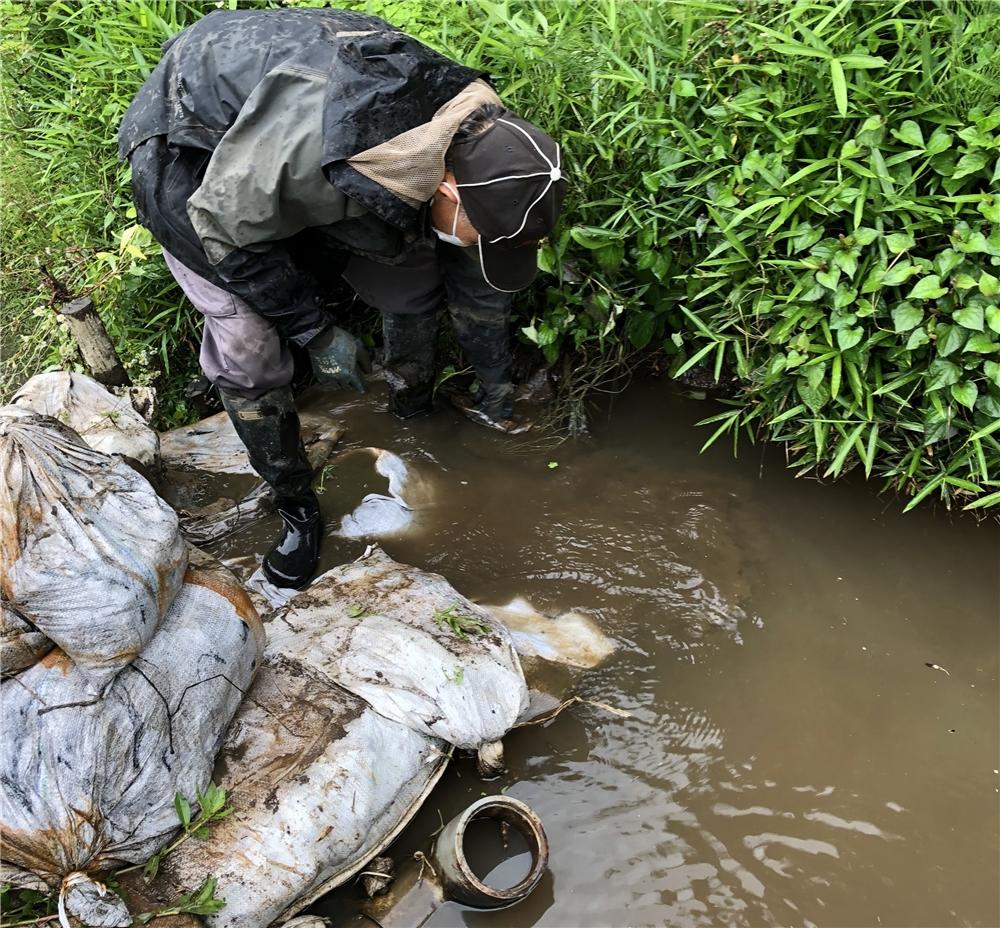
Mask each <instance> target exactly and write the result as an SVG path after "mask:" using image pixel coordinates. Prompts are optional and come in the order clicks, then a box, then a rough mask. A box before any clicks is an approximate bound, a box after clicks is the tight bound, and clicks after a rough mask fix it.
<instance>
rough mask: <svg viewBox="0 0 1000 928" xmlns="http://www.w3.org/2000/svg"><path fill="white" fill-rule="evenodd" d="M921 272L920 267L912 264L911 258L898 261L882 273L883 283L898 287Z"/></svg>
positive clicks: (887, 285)
mask: <svg viewBox="0 0 1000 928" xmlns="http://www.w3.org/2000/svg"><path fill="white" fill-rule="evenodd" d="M919 272H920V268H918V267H915V266H914V265H912V264H911V263H910V262H909V260H904V261H898V262H896V264H894V265H893V266H892V267H890V268H889V269H888V270H886V272H885V273H884V274H883V275H882V284H883V286H886V287H898V286H899V285H900V284H902V283H905V282H906V281H907V280H909V279H910V277H912V276H913V275H914V274H917V273H919Z"/></svg>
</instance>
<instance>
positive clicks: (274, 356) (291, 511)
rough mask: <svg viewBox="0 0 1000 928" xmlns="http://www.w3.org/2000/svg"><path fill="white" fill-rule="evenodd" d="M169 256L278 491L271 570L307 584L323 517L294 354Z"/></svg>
mask: <svg viewBox="0 0 1000 928" xmlns="http://www.w3.org/2000/svg"><path fill="white" fill-rule="evenodd" d="M164 257H165V258H166V261H167V266H168V267H169V268H170V271H171V273H172V274H173V275H174V277H175V278H176V279H177V282H178V283H179V284H180V286H181V288H182V289H183V290H184V292H185V294H186V295H187V296H188V298H189V299H190V300H191V302H192V303H193V304H194V305H195V307H196V308H197V309H198V310H200V311H201V313H202V314H203V315H204V317H205V328H204V331H203V333H202V345H201V356H200V359H199V360H200V362H201V366H202V370H204V372H205V375H206V376H207V377H208V379H209V380H211V381H212V383H214V384H215V386H216V388H217V389H218V391H219V396H220V397H221V399H222V405H223V406H224V407H225V409H226V412H227V413H228V414H229V418H230V420H231V421H232V423H233V428H235V429H236V434H237V435H239V437H240V440H241V441H242V442H243V444H244V445H245V446H246V449H247V457H248V458H249V459H250V466H251V467H253V469H254V470H255V471H256V472H257V473H258V474H259V475H260V476H261V477H262V478H263V480H264V481H265V482H266V483H267V484H268V485H269V486H270V487H271V488H272V489H273V490H274V494H275V508H276V509H277V510H278V514H279V515H280V516H281V519H282V522H283V525H284V528H283V531H282V534H281V536H280V537H279V538H278V541H277V542H276V544H275V545H274V547H272V548H271V550H270V551H269V552H268V553H267V554H266V555H265V557H264V564H263V566H264V572H265V573H266V574H267V576H268V578H269V579H270V580H271V582H272V583H274V584H276V585H277V586H282V587H299V586H302V585H303V584H305V583H306V582H307V581H308V580H309V578H310V577H311V576H312V574H313V573H314V572H315V570H316V566H317V564H318V563H319V545H320V538H321V535H322V522H321V519H320V512H319V501H318V500H317V499H316V494H315V493H314V492H313V490H312V468H311V467H310V466H309V461H308V459H307V458H306V454H305V449H304V448H303V446H302V437H301V434H300V429H299V416H298V413H297V412H296V409H295V401H294V399H293V397H292V390H291V387H290V386H289V384H290V383H291V380H292V374H293V370H294V365H293V362H292V357H291V353H290V352H289V350H288V346H287V345H285V344H284V343H283V342H282V341H281V339H280V338H279V337H278V334H277V332H276V331H275V329H274V327H273V326H272V325H271V323H269V322H268V321H267V320H266V319H264V318H263V317H261V316H258V315H257V314H256V313H255V312H253V310H252V309H250V307H249V306H247V305H246V303H244V302H243V301H242V300H240V299H239V298H238V297H234V296H232V295H231V294H229V293H226V291H224V290H222V289H221V288H219V287H216V286H215V285H214V284H212V283H211V282H210V281H207V280H205V279H204V278H203V277H200V276H199V275H197V274H195V273H194V272H193V271H191V270H190V269H189V268H186V267H185V266H184V265H182V264H181V263H180V262H179V261H177V260H176V259H175V258H174V257H173V256H172V255H169V254H167V253H166V252H164Z"/></svg>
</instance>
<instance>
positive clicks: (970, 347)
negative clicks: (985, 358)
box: [962, 332, 1000, 354]
mask: <svg viewBox="0 0 1000 928" xmlns="http://www.w3.org/2000/svg"><path fill="white" fill-rule="evenodd" d="M962 350H963V351H968V352H974V353H976V354H996V353H997V352H998V351H1000V344H997V343H996V342H995V341H994V340H993V339H992V338H991V337H990V336H989V335H987V334H986V333H985V332H977V333H976V334H975V335H973V336H972V337H971V338H970V339H969V340H968V341H967V342H966V343H965V348H964V349H962Z"/></svg>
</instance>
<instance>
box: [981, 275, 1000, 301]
mask: <svg viewBox="0 0 1000 928" xmlns="http://www.w3.org/2000/svg"><path fill="white" fill-rule="evenodd" d="M979 292H980V293H981V294H982V295H983V296H997V295H998V294H1000V280H998V279H997V278H996V277H994V276H993V275H992V274H991V273H990V272H989V271H983V273H982V274H980V275H979Z"/></svg>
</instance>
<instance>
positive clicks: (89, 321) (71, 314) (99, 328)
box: [59, 296, 132, 387]
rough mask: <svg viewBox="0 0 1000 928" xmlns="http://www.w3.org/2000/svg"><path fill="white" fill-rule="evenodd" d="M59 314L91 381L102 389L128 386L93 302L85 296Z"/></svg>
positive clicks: (127, 378) (66, 304) (64, 306)
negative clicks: (65, 324)
mask: <svg viewBox="0 0 1000 928" xmlns="http://www.w3.org/2000/svg"><path fill="white" fill-rule="evenodd" d="M59 314H60V315H61V316H62V317H63V319H65V320H66V322H67V323H68V325H69V330H70V332H72V333H73V338H75V339H76V343H77V345H78V346H79V348H80V354H81V355H82V356H83V363H84V364H86V365H87V369H88V370H89V371H90V373H91V376H93V378H94V380H96V381H98V382H100V383H103V384H104V386H106V387H123V386H128V385H129V384H131V382H132V381H131V380H129V376H128V374H126V373H125V368H124V367H122V362H121V360H120V359H119V357H118V352H117V351H115V346H114V345H113V344H112V343H111V339H110V338H109V336H108V331H107V329H105V328H104V323H103V322H102V321H101V317H100V316H99V315H98V314H97V308H96V307H95V306H94V301H93V300H92V299H91V298H90V297H89V296H84V297H80V298H79V299H77V300H72V301H70V302H69V303H64V304H63V306H62V309H60V310H59Z"/></svg>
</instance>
